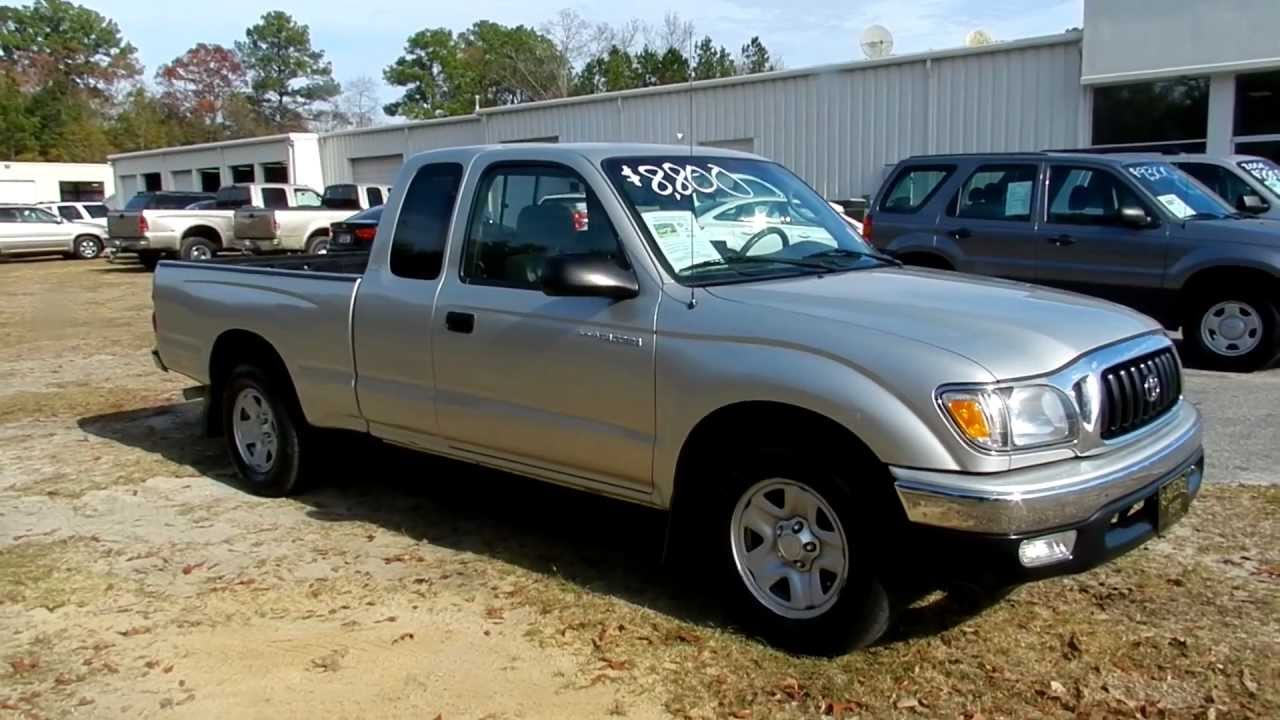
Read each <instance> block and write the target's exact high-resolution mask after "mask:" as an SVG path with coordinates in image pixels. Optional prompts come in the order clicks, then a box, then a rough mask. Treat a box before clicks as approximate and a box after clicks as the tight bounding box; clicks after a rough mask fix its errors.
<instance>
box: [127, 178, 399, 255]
mask: <svg viewBox="0 0 1280 720" xmlns="http://www.w3.org/2000/svg"><path fill="white" fill-rule="evenodd" d="M389 193H390V188H388V187H387V186H382V185H337V186H331V187H330V188H328V189H326V192H325V195H321V194H320V193H317V192H316V191H315V190H313V189H311V188H309V187H306V186H303V185H289V184H281V183H251V184H241V185H229V186H227V187H224V188H221V189H220V190H218V192H217V193H215V194H213V195H209V194H208V193H182V192H154V193H140V194H139V195H137V196H135V197H134V198H133V199H132V200H130V202H129V204H127V205H126V206H125V209H124V210H120V211H115V212H112V213H110V214H109V218H108V224H107V227H108V229H109V231H110V237H111V244H112V247H113V249H114V250H115V251H116V252H117V253H132V254H136V255H137V256H138V259H139V260H140V261H141V262H142V264H143V265H145V266H147V267H148V268H154V267H155V265H156V263H157V262H159V261H160V260H161V259H162V258H166V257H168V258H178V259H182V260H207V259H210V258H212V257H213V256H215V255H216V254H217V253H219V252H222V251H224V250H237V251H241V252H306V253H310V254H315V253H319V252H323V251H324V250H325V249H326V247H327V245H328V240H329V233H330V229H329V225H330V224H331V223H333V222H336V221H338V220H343V219H345V218H347V217H348V216H350V215H351V213H352V209H351V208H350V205H351V203H353V202H354V203H356V205H357V206H356V208H355V209H360V208H361V207H369V205H368V203H378V204H381V202H383V201H385V199H386V197H387V195H388V194H389ZM360 203H365V204H364V205H360ZM330 204H332V205H337V206H338V207H337V208H336V209H335V208H333V207H331V206H330Z"/></svg>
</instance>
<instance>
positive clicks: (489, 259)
mask: <svg viewBox="0 0 1280 720" xmlns="http://www.w3.org/2000/svg"><path fill="white" fill-rule="evenodd" d="M396 187H398V188H404V190H403V191H402V192H398V193H397V194H396V195H394V196H393V197H392V200H391V202H390V203H389V204H388V206H387V209H386V211H385V213H384V214H383V217H382V221H381V223H380V224H379V227H378V230H377V235H376V239H375V240H374V244H373V246H372V249H371V251H370V252H369V253H368V254H341V255H330V256H327V257H323V256H315V257H307V256H299V257H291V258H281V259H273V258H238V259H227V260H217V261H214V262H206V263H188V262H162V263H161V264H160V267H159V270H158V272H157V274H156V276H155V286H154V299H155V328H156V354H155V359H156V361H157V363H158V364H159V366H160V367H161V368H163V369H167V370H173V371H176V372H179V373H182V374H184V375H187V376H189V377H191V378H193V379H195V380H196V381H197V382H198V383H200V384H201V385H203V386H207V393H208V397H209V409H210V411H211V412H210V414H209V425H210V430H211V431H214V432H221V433H222V434H224V435H225V437H226V442H227V447H228V451H229V453H230V456H231V458H232V460H233V461H234V463H235V466H236V467H237V469H238V471H239V473H240V475H241V476H242V478H243V481H244V484H245V486H246V487H247V488H248V489H249V490H251V491H253V492H257V493H261V494H264V495H285V494H288V493H291V492H294V491H297V490H298V489H299V488H300V487H302V485H303V483H304V482H305V481H306V480H307V478H308V474H309V472H310V469H312V468H315V467H317V466H318V465H320V464H321V463H323V460H321V459H318V458H320V457H321V456H322V453H323V452H324V451H325V450H326V449H327V448H329V447H332V445H333V443H332V442H330V441H328V440H325V441H317V440H316V437H317V435H316V433H317V432H318V431H320V430H329V429H339V430H346V431H354V432H357V433H368V434H371V435H373V436H374V437H377V438H380V439H382V440H384V441H386V442H389V443H394V444H397V445H402V446H406V447H410V448H416V449H419V450H422V451H425V452H428V453H435V454H439V455H443V456H447V457H450V458H456V459H459V460H463V461H467V462H471V463H476V464H480V465H486V466H491V467H495V468H500V469H503V470H507V471H510V472H513V473H517V474H521V475H525V476H528V477H532V478H537V479H540V480H544V481H548V482H552V483H557V484H561V485H567V486H571V487H574V488H580V489H582V490H586V491H588V492H593V493H599V494H602V495H607V496H610V497H614V498H618V499H621V500H626V501H630V502H635V503H641V504H643V505H648V506H652V507H655V508H661V509H664V510H669V511H670V513H669V518H670V523H669V528H670V529H669V538H668V554H669V556H671V557H674V558H680V559H687V560H690V561H692V564H693V565H694V566H695V567H696V569H697V571H698V573H699V576H698V582H702V583H705V586H706V587H712V588H722V589H723V590H724V591H725V592H726V594H727V597H728V599H729V600H730V601H731V603H730V605H731V606H732V607H734V608H736V609H737V610H739V611H740V612H741V613H742V617H743V618H744V619H745V620H746V621H747V623H748V627H751V628H753V630H754V631H756V632H759V633H760V634H762V635H763V636H765V637H767V638H770V639H771V640H773V641H775V642H778V643H780V644H782V645H785V646H787V647H791V648H797V649H802V650H806V651H834V650H838V649H841V648H847V647H853V646H859V645H865V644H867V643H870V642H872V641H874V640H875V639H876V638H877V637H879V636H880V635H881V634H882V633H883V632H884V630H885V629H886V627H887V624H888V623H889V620H890V612H891V610H892V608H893V605H892V603H891V602H890V600H889V598H890V597H891V596H894V595H896V594H891V593H889V592H887V591H886V587H890V588H892V587H894V585H895V583H898V582H910V581H915V580H919V579H920V578H932V577H937V578H939V579H943V578H945V579H947V580H948V581H950V580H973V579H982V580H983V581H984V582H995V583H999V584H1001V585H1008V584H1011V583H1016V582H1020V581H1026V580H1033V579H1038V578H1044V577H1048V576H1052V575H1060V574H1064V573H1072V572H1079V571H1082V570H1086V569H1088V568H1091V567H1094V566H1096V565H1098V564H1100V563H1102V562H1105V561H1107V560H1109V559H1111V558H1113V557H1115V556H1116V555H1118V554H1120V553H1122V552H1125V551H1127V550H1130V549H1132V548H1134V547H1136V546H1138V545H1140V544H1141V543H1143V542H1145V541H1147V540H1149V539H1150V538H1152V537H1154V536H1156V535H1157V534H1159V533H1160V532H1162V531H1164V530H1165V529H1166V528H1167V527H1169V525H1170V524H1171V523H1173V522H1174V521H1176V520H1177V519H1178V518H1179V517H1180V516H1181V515H1182V514H1183V513H1184V512H1185V511H1186V510H1187V508H1188V507H1189V505H1190V503H1191V500H1192V498H1193V497H1194V496H1195V495H1196V493H1197V491H1198V490H1199V487H1200V483H1201V477H1202V472H1203V452H1202V449H1201V428H1200V416H1199V414H1198V412H1197V411H1196V408H1195V407H1194V406H1193V405H1192V404H1191V403H1190V402H1187V401H1185V400H1184V399H1183V398H1182V391H1181V387H1182V385H1181V366H1180V363H1179V360H1178V356H1177V354H1176V352H1175V350H1174V347H1173V346H1172V344H1171V343H1170V341H1169V340H1168V339H1167V338H1166V336H1165V335H1164V333H1163V332H1162V331H1161V329H1160V327H1159V326H1158V325H1157V324H1156V323H1155V322H1153V321H1152V320H1150V319H1149V318H1147V317H1145V316H1143V315H1141V314H1138V313H1136V312H1133V311H1131V310H1128V309H1125V308H1123V307H1120V306H1118V305H1113V304H1110V303H1108V302H1105V301H1101V300H1095V299H1090V298H1087V297H1083V296H1080V295H1073V294H1068V293H1064V292H1060V291H1054V290H1049V289H1044V288H1039V287H1035V286H1031V285H1026V284H1020V283H1013V282H1008V281H1001V280H991V279H983V278H977V277H968V276H964V275H958V274H955V273H950V272H941V271H935V270H925V269H908V268H904V267H901V266H899V265H898V264H897V263H896V262H895V261H893V260H890V259H888V258H885V257H883V256H881V255H878V254H877V253H876V252H875V251H874V250H873V249H872V248H871V247H869V246H868V245H867V244H866V243H864V242H863V240H862V239H861V238H859V237H858V236H857V235H856V234H855V233H854V232H853V231H852V230H851V228H850V226H849V224H848V223H846V222H844V221H843V220H841V219H840V218H839V217H838V216H837V215H836V214H835V213H834V212H833V211H832V210H831V208H830V207H829V206H828V205H827V204H826V203H825V202H824V201H823V200H822V198H820V197H819V196H818V195H817V194H816V193H815V192H814V191H813V190H811V189H810V188H809V187H808V186H806V185H805V184H804V183H803V182H802V181H800V180H799V179H798V178H797V177H795V176H794V175H792V174H791V173H790V172H788V171H787V170H786V169H784V168H783V167H781V166H779V165H777V164H775V163H772V162H769V161H766V160H763V159H761V158H758V157H755V156H752V155H747V154H742V153H735V152H730V151H723V150H715V149H710V148H698V149H697V150H696V151H694V152H693V153H691V152H690V150H689V149H688V148H680V147H670V146H653V145H568V144H566V145H519V146H514V145H512V146H502V147H475V148H457V149H448V150H437V151H432V152H428V153H425V154H421V155H418V156H416V157H414V158H412V159H411V160H410V161H409V162H408V163H407V164H406V165H405V167H404V168H403V169H402V171H401V175H400V177H399V178H398V179H397V182H396ZM760 188H770V190H769V191H768V192H765V191H763V190H760ZM756 193H763V194H762V195H759V196H758V197H759V203H760V207H759V208H750V209H739V210H737V212H738V213H739V214H740V215H741V216H743V217H746V218H748V219H747V220H746V221H747V222H752V223H755V226H756V228H757V229H756V230H755V232H754V233H752V234H751V235H750V236H747V237H743V236H742V235H741V233H739V232H738V231H737V227H736V225H735V226H734V227H733V228H731V229H726V228H725V227H724V225H725V223H721V222H705V223H704V222H703V221H702V220H700V219H701V218H706V217H711V216H714V215H715V214H716V213H714V212H713V209H714V207H716V206H718V205H725V206H728V205H729V204H733V207H735V208H741V203H740V201H742V200H746V199H749V198H751V197H757V195H756ZM568 194H580V195H582V196H583V197H582V201H581V203H579V204H576V205H573V204H566V203H560V202H542V200H543V199H544V198H546V197H547V196H564V195H568Z"/></svg>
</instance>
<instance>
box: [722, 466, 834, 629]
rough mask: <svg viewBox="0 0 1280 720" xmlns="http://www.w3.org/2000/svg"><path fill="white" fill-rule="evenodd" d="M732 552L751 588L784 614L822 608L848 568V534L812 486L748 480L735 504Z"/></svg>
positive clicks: (816, 612) (816, 611)
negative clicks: (748, 486) (743, 491)
mask: <svg viewBox="0 0 1280 720" xmlns="http://www.w3.org/2000/svg"><path fill="white" fill-rule="evenodd" d="M731 529H732V533H733V537H732V539H731V540H732V543H733V557H734V563H735V565H736V566H737V569H738V574H739V575H740V576H741V577H742V581H743V582H744V583H745V584H746V586H747V589H748V590H750V591H751V594H752V595H754V596H755V597H756V599H757V600H759V601H760V603H761V604H762V605H764V606H765V607H766V608H768V609H769V610H771V611H773V612H775V613H777V614H778V615H781V616H782V617H785V618H798V619H799V618H811V617H816V616H818V615H821V614H822V613H824V612H825V611H826V610H827V609H828V608H829V607H830V606H831V604H832V603H833V602H835V599H836V597H837V596H838V595H839V590H840V588H841V586H842V585H843V584H844V581H845V579H846V578H847V576H848V574H849V555H848V553H847V551H846V548H847V547H848V544H849V543H848V539H847V537H846V536H845V532H844V528H843V527H841V525H840V521H839V519H838V518H837V517H836V513H835V511H833V510H832V509H831V506H830V505H829V504H828V503H827V501H826V500H825V499H823V497H822V495H820V494H819V493H818V492H817V491H816V490H814V489H813V488H811V487H809V486H807V485H805V484H803V483H799V482H795V481H791V480H783V479H769V480H763V481H761V482H758V483H756V484H755V485H753V486H751V487H750V488H749V489H748V490H747V491H746V492H745V493H743V495H742V498H741V499H740V500H739V502H738V505H737V507H736V508H735V509H734V513H733V520H732V522H731Z"/></svg>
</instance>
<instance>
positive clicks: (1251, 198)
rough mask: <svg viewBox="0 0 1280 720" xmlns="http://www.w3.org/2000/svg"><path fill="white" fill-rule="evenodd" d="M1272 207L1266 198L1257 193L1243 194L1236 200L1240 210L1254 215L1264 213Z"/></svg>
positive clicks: (1237, 207)
mask: <svg viewBox="0 0 1280 720" xmlns="http://www.w3.org/2000/svg"><path fill="white" fill-rule="evenodd" d="M1270 207H1271V206H1270V205H1268V204H1267V201H1266V200H1263V199H1262V198H1261V197H1259V196H1257V195H1241V196H1240V198H1239V199H1238V200H1236V209H1237V210H1239V211H1240V212H1246V213H1250V214H1252V215H1257V214H1259V213H1264V212H1266V211H1267V210H1268V209H1270Z"/></svg>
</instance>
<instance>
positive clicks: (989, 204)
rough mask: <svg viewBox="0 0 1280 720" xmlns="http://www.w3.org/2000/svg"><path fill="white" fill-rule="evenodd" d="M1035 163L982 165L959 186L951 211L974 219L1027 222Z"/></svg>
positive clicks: (1035, 169)
mask: <svg viewBox="0 0 1280 720" xmlns="http://www.w3.org/2000/svg"><path fill="white" fill-rule="evenodd" d="M1037 170H1038V168H1037V167H1036V166H1035V165H983V166H981V167H979V168H978V169H977V170H975V171H974V172H973V174H972V175H970V176H969V179H967V180H965V181H964V184H963V185H961V186H960V192H959V194H957V195H956V201H955V203H954V204H953V205H952V206H951V208H949V209H950V211H951V213H952V214H953V215H955V216H956V217H962V218H973V219H976V220H1011V221H1022V222H1030V220H1031V203H1032V201H1033V199H1034V196H1035V184H1036V173H1037Z"/></svg>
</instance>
